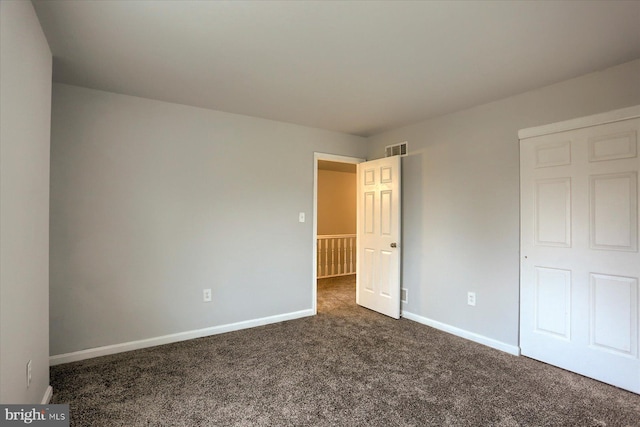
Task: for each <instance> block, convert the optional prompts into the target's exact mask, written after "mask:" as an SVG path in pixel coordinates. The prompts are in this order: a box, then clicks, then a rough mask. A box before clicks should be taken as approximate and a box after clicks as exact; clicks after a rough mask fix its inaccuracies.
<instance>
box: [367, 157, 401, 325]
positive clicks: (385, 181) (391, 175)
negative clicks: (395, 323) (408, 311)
mask: <svg viewBox="0 0 640 427" xmlns="http://www.w3.org/2000/svg"><path fill="white" fill-rule="evenodd" d="M400 189H401V187H400V157H398V156H395V157H387V158H384V159H379V160H373V161H370V162H365V163H360V164H359V165H358V226H357V227H358V239H357V245H358V261H357V266H358V267H357V268H358V272H357V275H356V288H357V291H356V302H357V303H358V304H359V305H362V306H363V307H367V308H369V309H372V310H375V311H377V312H380V313H382V314H385V315H387V316H390V317H393V318H395V319H398V318H399V317H400Z"/></svg>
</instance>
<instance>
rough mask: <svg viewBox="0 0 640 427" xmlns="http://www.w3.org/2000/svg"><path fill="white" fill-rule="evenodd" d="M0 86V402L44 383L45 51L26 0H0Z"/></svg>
mask: <svg viewBox="0 0 640 427" xmlns="http://www.w3.org/2000/svg"><path fill="white" fill-rule="evenodd" d="M0 93H1V94H2V96H1V97H0V402H2V403H40V402H41V400H42V398H43V396H44V395H45V392H46V390H47V387H48V386H49V128H50V118H51V52H50V51H49V45H48V44H47V41H46V39H45V37H44V34H43V33H42V29H41V28H40V23H39V22H38V18H37V17H36V14H35V12H34V10H33V6H32V4H31V2H27V1H20V2H18V1H15V2H14V1H1V2H0ZM29 360H32V383H31V386H30V387H29V388H27V382H26V366H27V362H28V361H29Z"/></svg>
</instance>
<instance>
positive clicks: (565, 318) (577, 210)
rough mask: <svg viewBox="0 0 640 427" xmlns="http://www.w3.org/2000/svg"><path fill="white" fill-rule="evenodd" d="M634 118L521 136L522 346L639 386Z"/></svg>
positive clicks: (637, 127)
mask: <svg viewBox="0 0 640 427" xmlns="http://www.w3.org/2000/svg"><path fill="white" fill-rule="evenodd" d="M639 131H640V119H638V118H634V119H628V120H623V121H619V122H614V123H608V124H603V125H597V126H589V127H584V128H580V129H575V130H571V131H564V132H559V133H555V134H549V135H542V136H536V137H531V138H527V139H523V140H521V143H520V154H521V157H520V159H521V163H520V171H521V177H520V178H521V179H520V182H521V206H520V208H521V209H520V210H521V254H522V261H521V269H520V270H521V280H520V284H521V285H520V286H521V289H520V291H521V296H520V301H521V306H520V344H521V350H522V354H523V355H525V356H529V357H532V358H535V359H538V360H541V361H544V362H547V363H551V364H554V365H557V366H560V367H562V368H565V369H568V370H571V371H574V372H578V373H580V374H583V375H586V376H589V377H592V378H595V379H598V380H601V381H604V382H607V383H610V384H613V385H616V386H618V387H621V388H625V389H627V390H631V391H634V392H636V393H640V359H639V358H638V357H639V354H638V352H639V349H638V340H639V337H638V334H639V329H640V327H639V322H640V319H639V315H638V310H639V305H640V299H639V295H638V278H639V277H640V253H639V252H638V228H639V225H638V224H639V217H638V171H639V169H640V159H639V158H638V153H637V134H638V132H639Z"/></svg>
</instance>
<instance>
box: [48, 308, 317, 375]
mask: <svg viewBox="0 0 640 427" xmlns="http://www.w3.org/2000/svg"><path fill="white" fill-rule="evenodd" d="M313 314H314V313H313V310H312V309H308V310H300V311H294V312H292V313H285V314H279V315H276V316H270V317H262V318H260V319H253V320H245V321H243V322H237V323H229V324H226V325H220V326H212V327H210V328H203V329H196V330H193V331H186V332H179V333H177V334H170V335H163V336H160V337H154V338H147V339H143V340H138V341H130V342H125V343H121V344H113V345H106V346H104V347H96V348H89V349H87V350H80V351H74V352H72V353H64V354H57V355H54V356H51V357H49V365H50V366H54V365H61V364H63V363H69V362H76V361H78V360H85V359H91V358H94V357H100V356H107V355H109V354H116V353H123V352H125V351H131V350H138V349H141V348H147V347H155V346H158V345H163V344H170V343H174V342H179V341H186V340H191V339H194V338H202V337H207V336H210V335H217V334H223V333H225V332H232V331H238V330H240V329H248V328H255V327H256V326H263V325H268V324H271V323H278V322H284V321H286V320H294V319H299V318H301V317H307V316H313Z"/></svg>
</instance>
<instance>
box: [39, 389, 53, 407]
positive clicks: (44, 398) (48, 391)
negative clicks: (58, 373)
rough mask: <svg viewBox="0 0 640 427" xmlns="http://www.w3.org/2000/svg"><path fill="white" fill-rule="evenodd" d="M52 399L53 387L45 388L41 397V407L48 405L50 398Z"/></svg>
mask: <svg viewBox="0 0 640 427" xmlns="http://www.w3.org/2000/svg"><path fill="white" fill-rule="evenodd" d="M52 397H53V387H51V386H47V389H46V390H45V391H44V396H42V400H41V401H40V404H41V405H48V404H49V402H51V398H52Z"/></svg>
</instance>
